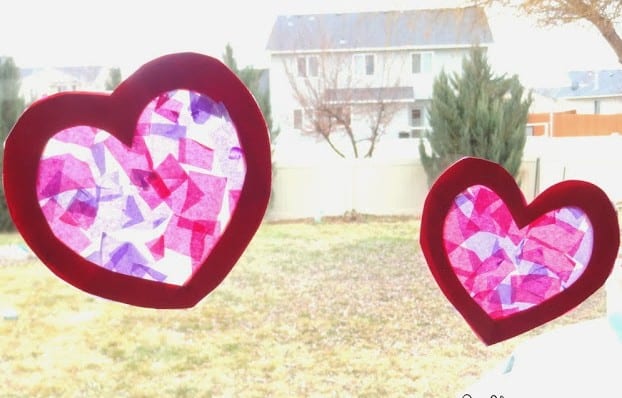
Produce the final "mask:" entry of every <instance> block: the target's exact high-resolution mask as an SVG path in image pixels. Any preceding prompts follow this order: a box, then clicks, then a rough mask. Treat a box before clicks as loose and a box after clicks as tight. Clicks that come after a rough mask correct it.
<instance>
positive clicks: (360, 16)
mask: <svg viewBox="0 0 622 398" xmlns="http://www.w3.org/2000/svg"><path fill="white" fill-rule="evenodd" d="M490 43H492V33H491V31H490V27H489V25H488V20H487V18H486V14H485V13H484V11H483V10H482V9H481V8H477V7H467V8H450V9H429V10H403V11H381V12H362V13H344V14H313V15H293V16H279V17H277V20H276V22H275V23H274V26H273V28H272V33H271V34H270V38H269V39H268V44H267V49H268V50H269V51H274V52H277V51H284V52H288V51H314V50H334V49H356V48H390V47H411V48H413V47H430V46H469V45H473V44H481V45H483V44H490Z"/></svg>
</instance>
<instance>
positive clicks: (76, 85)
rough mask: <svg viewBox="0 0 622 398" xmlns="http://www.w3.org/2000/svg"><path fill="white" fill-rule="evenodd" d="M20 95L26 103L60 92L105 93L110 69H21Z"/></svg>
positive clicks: (93, 67)
mask: <svg viewBox="0 0 622 398" xmlns="http://www.w3.org/2000/svg"><path fill="white" fill-rule="evenodd" d="M20 71H21V90H20V91H21V94H22V98H24V100H25V101H26V103H31V102H33V101H35V100H37V99H39V98H42V97H45V96H48V95H50V94H54V93H58V92H61V91H105V85H106V80H107V79H108V75H109V73H110V69H109V68H106V67H102V66H66V67H49V68H22V69H20Z"/></svg>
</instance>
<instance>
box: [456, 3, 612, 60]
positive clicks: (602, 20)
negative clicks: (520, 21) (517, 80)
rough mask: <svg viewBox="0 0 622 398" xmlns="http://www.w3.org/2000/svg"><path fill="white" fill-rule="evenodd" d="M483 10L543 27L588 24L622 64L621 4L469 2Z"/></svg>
mask: <svg viewBox="0 0 622 398" xmlns="http://www.w3.org/2000/svg"><path fill="white" fill-rule="evenodd" d="M468 2H469V3H470V4H475V5H481V6H493V5H502V6H506V7H512V8H514V9H517V10H519V11H521V12H522V13H524V14H527V15H532V16H534V17H536V18H537V20H538V22H539V23H540V24H541V25H543V26H546V25H550V26H553V25H560V24H565V23H570V22H575V21H581V20H584V21H588V22H589V23H590V24H592V25H593V26H594V27H596V29H598V31H599V32H600V33H601V35H602V36H603V37H604V38H605V40H606V41H607V43H608V44H609V46H610V47H611V49H612V50H613V51H614V52H615V54H616V56H617V57H618V62H620V63H622V38H620V33H619V32H618V30H616V25H615V24H616V23H618V22H621V21H620V19H621V18H622V1H620V0H469V1H468Z"/></svg>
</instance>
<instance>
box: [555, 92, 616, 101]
mask: <svg viewBox="0 0 622 398" xmlns="http://www.w3.org/2000/svg"><path fill="white" fill-rule="evenodd" d="M611 97H616V98H617V97H622V93H617V94H599V95H580V96H576V97H553V98H555V99H560V100H581V99H600V98H611Z"/></svg>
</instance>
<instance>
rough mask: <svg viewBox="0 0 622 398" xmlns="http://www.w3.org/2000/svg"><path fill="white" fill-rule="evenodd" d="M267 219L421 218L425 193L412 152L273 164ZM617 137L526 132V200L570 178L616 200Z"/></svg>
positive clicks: (621, 164)
mask: <svg viewBox="0 0 622 398" xmlns="http://www.w3.org/2000/svg"><path fill="white" fill-rule="evenodd" d="M275 166H276V167H275V175H274V178H273V184H272V199H271V203H270V208H269V209H268V212H267V215H266V218H267V219H268V220H288V219H304V218H321V217H324V216H341V215H344V214H345V213H347V212H350V211H353V210H354V211H356V212H358V213H364V214H374V215H409V216H420V215H421V211H422V207H423V203H424V201H425V197H426V195H427V192H428V187H427V180H426V175H425V172H424V170H423V167H422V165H421V163H420V161H419V159H418V157H417V156H416V153H415V154H413V157H412V158H410V159H405V158H403V157H402V158H400V159H391V158H390V157H388V156H381V157H378V158H372V159H359V160H352V159H350V160H344V159H331V160H327V159H326V158H321V159H318V160H315V161H314V160H310V159H308V158H307V159H306V160H304V161H288V160H285V161H279V162H277V163H276V164H275ZM621 174H622V137H621V136H608V137H569V138H550V137H529V139H528V142H527V145H526V147H525V154H524V157H523V164H522V167H521V173H520V177H519V179H520V182H521V184H520V186H521V189H522V191H523V193H524V195H525V198H526V199H527V200H528V201H531V200H532V199H533V198H534V197H535V196H536V195H537V194H538V193H540V192H542V191H543V190H544V189H546V188H547V187H549V186H551V185H553V184H555V183H557V182H560V181H563V180H568V179H580V180H585V181H589V182H592V183H594V184H597V185H598V186H599V187H601V189H603V190H604V191H605V192H606V193H607V194H608V195H609V197H610V198H611V200H612V202H622V179H621V177H620V176H621Z"/></svg>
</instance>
